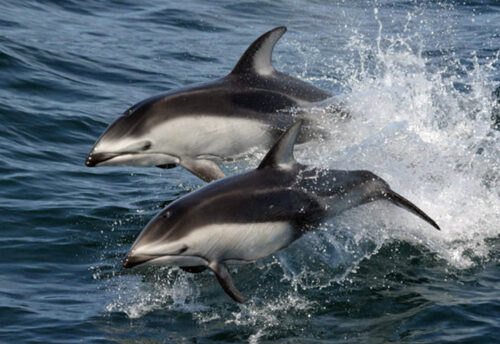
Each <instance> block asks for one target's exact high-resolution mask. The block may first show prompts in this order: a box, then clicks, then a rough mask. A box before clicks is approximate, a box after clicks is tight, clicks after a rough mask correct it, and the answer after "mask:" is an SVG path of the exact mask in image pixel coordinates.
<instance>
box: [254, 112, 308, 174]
mask: <svg viewBox="0 0 500 344" xmlns="http://www.w3.org/2000/svg"><path fill="white" fill-rule="evenodd" d="M301 127H302V120H298V121H297V122H295V124H294V125H292V126H291V127H290V128H288V129H287V131H285V133H284V134H283V135H281V137H280V138H279V140H278V141H277V142H276V143H275V144H274V146H273V148H271V150H270V151H269V152H268V153H267V154H266V156H265V157H264V159H263V160H262V162H261V163H260V165H259V167H257V169H258V170H261V169H263V168H265V167H268V166H286V165H292V164H294V163H295V162H296V161H295V158H294V157H293V147H294V146H295V141H297V136H299V133H300V128H301Z"/></svg>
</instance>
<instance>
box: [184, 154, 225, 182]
mask: <svg viewBox="0 0 500 344" xmlns="http://www.w3.org/2000/svg"><path fill="white" fill-rule="evenodd" d="M180 164H181V166H182V167H184V168H185V169H186V170H188V171H189V172H191V173H192V174H194V175H195V176H197V177H199V178H201V179H203V180H204V181H206V182H211V181H214V180H217V179H221V178H224V177H225V176H226V175H225V174H224V172H222V170H221V169H220V167H219V166H218V165H217V164H216V163H215V162H213V161H211V160H203V159H181V163H180Z"/></svg>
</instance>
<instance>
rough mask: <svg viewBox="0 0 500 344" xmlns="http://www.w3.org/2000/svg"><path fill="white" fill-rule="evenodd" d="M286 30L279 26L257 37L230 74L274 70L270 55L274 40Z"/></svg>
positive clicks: (264, 72) (266, 72)
mask: <svg viewBox="0 0 500 344" xmlns="http://www.w3.org/2000/svg"><path fill="white" fill-rule="evenodd" d="M285 32H286V27H284V26H279V27H276V28H274V29H272V30H271V31H268V32H266V33H265V34H263V35H262V36H260V37H259V38H257V39H256V40H255V41H254V42H253V43H252V44H250V46H249V47H248V49H247V50H246V51H245V53H244V54H243V55H242V56H241V57H240V60H239V61H238V63H237V64H236V66H235V67H234V69H233V71H232V72H231V74H246V73H251V74H261V75H268V74H271V73H273V72H274V67H273V64H272V62H271V55H272V53H273V48H274V45H275V44H276V42H277V41H278V40H279V39H280V38H281V36H283V34H284V33H285Z"/></svg>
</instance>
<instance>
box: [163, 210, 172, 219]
mask: <svg viewBox="0 0 500 344" xmlns="http://www.w3.org/2000/svg"><path fill="white" fill-rule="evenodd" d="M170 214H171V212H170V211H167V212H165V214H163V215H162V216H161V217H163V218H164V219H168V218H169V217H170Z"/></svg>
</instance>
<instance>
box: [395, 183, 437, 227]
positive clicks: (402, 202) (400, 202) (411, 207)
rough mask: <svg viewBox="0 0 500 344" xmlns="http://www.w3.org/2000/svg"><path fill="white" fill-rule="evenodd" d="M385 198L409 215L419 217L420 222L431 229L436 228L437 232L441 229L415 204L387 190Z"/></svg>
mask: <svg viewBox="0 0 500 344" xmlns="http://www.w3.org/2000/svg"><path fill="white" fill-rule="evenodd" d="M385 198H386V199H387V200H389V201H391V202H392V203H394V204H395V205H397V206H398V207H401V208H403V209H406V210H407V211H409V212H410V213H413V214H414V215H416V216H418V217H420V218H421V219H422V220H424V221H425V222H427V223H428V224H430V225H431V226H432V227H434V228H436V229H437V230H438V231H440V230H441V227H439V225H438V224H437V223H436V221H434V220H433V219H432V218H431V217H430V216H429V215H427V214H426V213H424V212H423V211H422V210H421V209H420V208H419V207H417V206H416V205H415V204H413V203H412V202H410V201H409V200H407V199H406V198H404V197H403V196H401V195H399V194H398V193H396V192H394V191H392V190H390V189H389V190H388V191H386V193H385Z"/></svg>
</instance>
